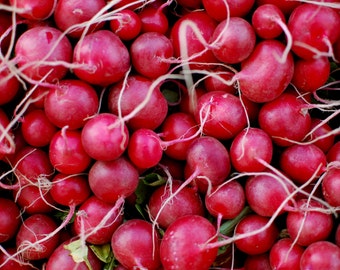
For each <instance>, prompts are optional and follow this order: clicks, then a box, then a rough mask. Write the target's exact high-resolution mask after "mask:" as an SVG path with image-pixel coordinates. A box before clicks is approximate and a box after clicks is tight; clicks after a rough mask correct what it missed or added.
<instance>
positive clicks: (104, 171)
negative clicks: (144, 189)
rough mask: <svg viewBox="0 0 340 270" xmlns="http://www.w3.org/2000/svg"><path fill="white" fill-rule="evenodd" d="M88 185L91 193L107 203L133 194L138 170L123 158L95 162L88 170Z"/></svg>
mask: <svg viewBox="0 0 340 270" xmlns="http://www.w3.org/2000/svg"><path fill="white" fill-rule="evenodd" d="M88 183H89V185H90V188H91V191H92V192H93V193H94V194H95V195H96V196H97V197H98V198H99V199H101V200H103V201H105V202H107V203H115V202H116V201H117V200H118V198H126V197H128V196H130V195H131V194H133V193H134V192H135V190H136V189H137V186H138V183H139V173H138V170H137V169H136V168H135V167H134V166H133V164H132V163H131V162H130V161H129V160H128V159H127V158H125V157H119V158H117V159H115V160H112V161H99V160H98V161H96V162H95V163H94V164H93V165H92V166H91V168H90V170H89V174H88Z"/></svg>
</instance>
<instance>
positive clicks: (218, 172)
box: [184, 136, 231, 191]
mask: <svg viewBox="0 0 340 270" xmlns="http://www.w3.org/2000/svg"><path fill="white" fill-rule="evenodd" d="M230 171H231V164H230V157H229V153H228V150H227V149H226V148H225V146H224V145H223V144H222V143H221V142H220V141H219V140H217V139H216V138H214V137H209V136H204V137H199V138H196V139H195V140H194V141H193V142H192V144H191V145H190V147H189V149H188V153H187V163H186V165H185V168H184V172H185V176H186V179H189V176H190V177H193V178H194V179H195V183H196V184H197V185H198V187H199V189H200V191H206V189H207V187H209V186H210V185H212V186H214V185H218V184H221V183H222V182H223V181H224V180H226V178H227V177H228V175H229V173H230Z"/></svg>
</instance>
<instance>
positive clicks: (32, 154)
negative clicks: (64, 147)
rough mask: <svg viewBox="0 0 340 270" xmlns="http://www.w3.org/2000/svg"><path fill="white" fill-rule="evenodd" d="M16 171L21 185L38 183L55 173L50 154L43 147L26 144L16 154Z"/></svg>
mask: <svg viewBox="0 0 340 270" xmlns="http://www.w3.org/2000/svg"><path fill="white" fill-rule="evenodd" d="M13 166H15V169H14V173H15V175H16V177H17V179H18V181H19V183H20V184H21V185H25V184H32V183H33V184H36V183H38V182H39V181H44V179H48V177H50V176H51V175H52V174H53V166H52V164H51V162H50V159H49V157H48V154H47V153H46V152H45V151H43V150H42V149H41V148H36V147H31V146H26V147H24V148H23V149H21V150H20V151H18V152H17V153H16V154H15V158H14V164H13Z"/></svg>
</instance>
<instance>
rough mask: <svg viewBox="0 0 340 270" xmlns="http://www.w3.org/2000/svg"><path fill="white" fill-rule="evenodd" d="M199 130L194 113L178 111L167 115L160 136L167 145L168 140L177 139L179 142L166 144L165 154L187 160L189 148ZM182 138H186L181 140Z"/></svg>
mask: <svg viewBox="0 0 340 270" xmlns="http://www.w3.org/2000/svg"><path fill="white" fill-rule="evenodd" d="M197 132H198V127H197V124H196V122H195V119H194V117H193V116H192V115H190V114H187V113H183V112H177V113H172V114H170V115H169V116H167V117H166V118H165V120H164V121H163V124H162V126H161V131H160V137H161V138H162V140H163V141H164V144H165V145H167V143H166V142H167V141H168V142H169V141H170V142H171V141H174V140H177V141H178V142H176V143H175V144H171V143H168V144H170V145H167V146H166V148H165V150H164V152H165V154H166V155H168V156H169V157H171V158H174V159H178V160H185V159H186V156H187V151H188V148H189V147H190V144H191V143H192V141H193V140H194V138H193V137H194V136H195V134H197ZM182 138H183V139H185V140H183V141H181V139H182ZM187 138H192V139H187Z"/></svg>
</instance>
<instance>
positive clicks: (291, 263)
mask: <svg viewBox="0 0 340 270" xmlns="http://www.w3.org/2000/svg"><path fill="white" fill-rule="evenodd" d="M303 252H304V248H303V247H301V246H299V245H297V244H294V242H293V241H292V239H290V238H282V239H280V240H278V241H277V242H276V243H275V244H274V245H273V246H272V248H271V249H270V251H269V261H270V265H271V267H272V268H274V269H292V270H300V260H301V257H302V254H303Z"/></svg>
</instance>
